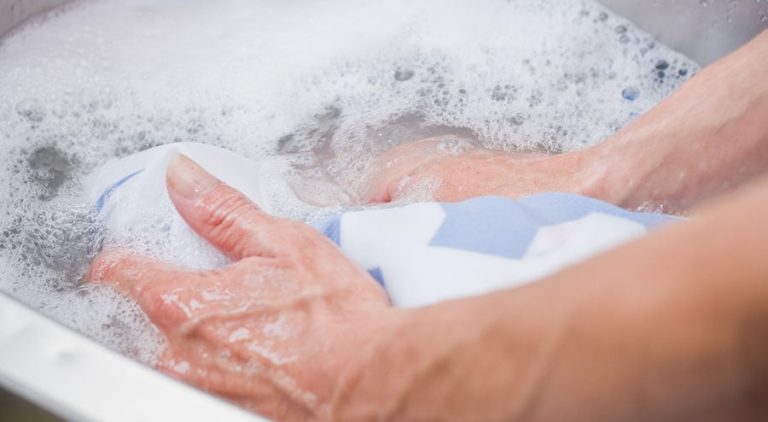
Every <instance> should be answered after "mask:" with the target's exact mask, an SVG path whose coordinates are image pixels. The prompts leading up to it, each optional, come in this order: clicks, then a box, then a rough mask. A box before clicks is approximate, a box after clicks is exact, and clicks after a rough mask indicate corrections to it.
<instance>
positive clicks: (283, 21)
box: [0, 0, 698, 360]
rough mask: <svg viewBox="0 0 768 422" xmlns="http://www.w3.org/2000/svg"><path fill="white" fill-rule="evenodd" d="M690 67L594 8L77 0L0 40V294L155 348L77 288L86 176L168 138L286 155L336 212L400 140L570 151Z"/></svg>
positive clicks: (129, 316)
mask: <svg viewBox="0 0 768 422" xmlns="http://www.w3.org/2000/svg"><path fill="white" fill-rule="evenodd" d="M697 70H698V68H697V66H696V64H695V63H693V62H691V61H690V60H688V59H686V58H685V57H683V56H681V55H679V54H677V53H675V52H673V51H671V50H670V49H668V48H666V47H664V46H663V45H660V44H658V43H657V42H655V41H654V40H653V39H652V38H650V37H649V36H648V35H646V34H644V33H643V32H641V31H639V30H638V29H637V28H635V27H634V26H633V25H632V24H631V23H630V22H628V21H626V20H624V19H622V18H620V17H617V16H615V15H613V14H611V13H610V12H608V11H607V10H605V9H603V8H602V7H600V6H598V5H597V4H595V3H593V2H591V1H586V0H512V1H502V0H474V1H471V2H467V1H461V0H450V1H447V0H388V1H361V0H329V1H324V2H286V1H279V0H271V1H266V0H264V1H251V0H220V1H216V2H212V1H207V0H165V1H160V0H123V1H118V0H91V1H81V2H76V3H74V5H72V6H70V7H68V8H67V9H66V10H64V11H61V12H58V13H55V14H54V15H52V16H50V17H49V18H47V19H44V20H39V21H37V22H34V23H33V24H30V25H28V26H26V27H25V28H24V29H22V30H20V31H17V32H16V33H14V34H13V35H11V36H9V37H7V38H6V39H4V40H3V41H2V44H1V45H0V157H2V160H3V161H4V163H3V165H2V166H0V198H3V199H2V201H1V203H0V289H2V290H4V291H8V292H10V293H11V294H13V295H15V296H17V297H19V298H20V299H21V300H23V301H24V302H27V303H30V304H31V305H33V306H35V307H37V308H40V309H42V310H43V311H44V312H45V313H47V314H49V315H52V316H54V317H55V318H56V319H58V320H60V321H63V322H65V323H67V324H69V325H71V326H74V327H76V328H78V329H79V330H80V331H82V332H85V333H86V334H88V335H91V336H93V337H95V338H97V339H99V340H100V341H102V342H104V343H106V344H108V345H109V346H111V347H113V348H116V349H118V350H121V351H123V352H126V353H129V354H131V355H133V356H137V357H139V358H141V359H143V360H151V358H152V352H153V350H155V347H154V345H156V344H157V342H156V341H155V340H153V339H154V335H153V330H152V328H151V326H150V325H149V324H148V323H147V322H146V320H145V319H144V317H143V316H142V315H141V313H140V312H137V310H136V309H135V308H134V307H133V306H132V305H131V304H129V303H127V302H126V301H123V300H121V299H119V298H118V297H117V296H116V295H115V294H114V293H112V292H111V291H109V290H106V289H99V288H94V287H86V286H82V285H81V284H80V283H79V279H80V276H81V274H82V272H83V270H84V268H85V266H86V265H87V263H88V260H89V259H90V257H91V256H93V254H94V252H95V251H96V250H97V249H98V247H99V246H100V243H101V239H102V238H101V236H100V231H99V228H98V224H96V223H95V222H94V218H93V216H92V213H91V204H88V203H86V201H84V199H83V198H82V194H81V192H80V189H79V186H78V181H79V180H80V179H81V177H82V176H83V175H84V174H86V173H87V172H88V171H89V170H91V169H93V168H94V167H95V166H97V165H99V164H101V163H103V162H105V161H106V160H108V159H110V158H113V157H117V156H124V155H126V154H129V153H131V152H135V151H139V150H142V149H145V148H148V147H151V146H155V145H159V144H164V143H169V142H174V141H197V142H205V143H209V144H214V145H219V146H224V147H226V148H229V149H232V150H234V151H236V152H238V153H241V154H244V155H246V156H249V157H251V158H256V159H258V158H259V157H265V156H275V155H277V156H281V157H284V158H285V163H286V173H285V175H284V176H285V177H286V178H288V179H290V180H291V181H292V183H294V184H295V185H296V186H297V190H298V191H300V192H301V193H302V194H301V196H302V198H304V199H309V200H312V201H315V202H320V203H326V204H331V205H333V206H339V205H341V206H343V205H344V204H347V203H350V202H354V200H355V195H356V192H357V191H358V189H359V185H358V180H360V179H361V178H360V175H361V172H362V171H363V170H364V169H365V168H367V166H368V164H369V163H370V161H371V160H372V159H373V158H374V157H375V156H376V154H378V153H380V152H381V151H383V150H386V149H388V148H390V147H392V146H393V145H396V144H399V143H402V142H406V141H409V140H414V139H418V138H421V137H426V136H435V135H439V136H442V135H446V136H447V135H452V136H457V137H461V138H464V139H467V140H469V141H471V142H473V143H477V144H481V145H484V146H486V147H490V148H497V149H505V150H513V149H523V150H530V149H537V150H541V149H544V150H548V151H552V152H559V151H569V150H574V149H578V148H582V147H585V146H588V145H591V144H594V143H595V142H598V141H600V140H601V139H604V138H605V137H606V136H608V135H610V134H611V133H613V132H615V131H616V130H617V129H618V128H620V127H622V126H623V125H625V124H626V123H627V122H628V121H630V120H631V119H633V118H634V117H635V116H637V115H638V114H640V113H642V112H643V111H645V110H647V109H648V108H650V107H651V106H653V105H654V104H656V103H657V102H658V101H660V100H661V99H662V98H664V97H665V96H666V95H668V94H669V93H670V92H672V91H673V90H674V89H676V88H677V87H679V86H680V84H681V83H682V82H684V81H685V80H686V79H688V78H689V77H690V76H692V75H693V74H694V73H695V72H696V71H697ZM273 195H275V198H274V199H275V203H277V204H278V205H279V212H280V213H281V214H283V215H287V216H292V217H297V218H305V217H307V216H308V214H310V213H311V212H314V211H313V209H312V208H310V207H307V206H305V205H303V204H302V202H300V201H299V200H298V199H296V198H295V197H293V196H291V195H284V194H281V193H279V192H278V191H275V192H274V193H273ZM140 240H141V241H143V242H151V241H152V239H149V238H148V239H140Z"/></svg>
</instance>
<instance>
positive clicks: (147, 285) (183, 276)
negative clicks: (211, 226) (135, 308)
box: [86, 250, 204, 327]
mask: <svg viewBox="0 0 768 422" xmlns="http://www.w3.org/2000/svg"><path fill="white" fill-rule="evenodd" d="M86 280H87V281H88V282H91V283H100V284H104V285H109V286H112V287H113V288H115V289H116V290H117V291H118V292H120V293H121V294H123V295H125V296H127V297H129V298H131V299H133V300H135V301H136V303H137V304H138V305H139V307H140V308H141V309H142V310H143V311H144V313H145V314H147V316H148V317H149V319H150V320H152V322H154V323H155V324H157V325H158V326H161V327H173V326H178V325H179V324H181V323H182V322H184V321H186V320H188V319H189V318H190V317H191V316H192V315H191V313H190V312H189V307H188V306H186V302H187V301H188V300H187V299H188V297H187V296H189V295H190V294H191V293H192V292H193V291H194V287H195V286H197V285H199V284H200V283H201V282H202V281H203V280H204V273H197V272H190V271H188V270H185V269H183V268H181V267H178V266H175V265H170V264H165V263H161V262H158V261H156V260H154V259H151V258H148V257H144V256H140V255H136V254H133V253H130V252H125V251H115V250H112V251H105V252H102V253H101V254H99V256H97V257H96V259H94V261H93V262H92V263H91V268H90V270H89V272H88V274H87V276H86Z"/></svg>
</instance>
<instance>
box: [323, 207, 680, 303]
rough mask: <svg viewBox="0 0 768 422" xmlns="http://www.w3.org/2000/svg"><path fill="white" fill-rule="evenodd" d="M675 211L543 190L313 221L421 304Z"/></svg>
mask: <svg viewBox="0 0 768 422" xmlns="http://www.w3.org/2000/svg"><path fill="white" fill-rule="evenodd" d="M676 219H677V218H676V217H672V216H668V215H664V214H655V213H640V212H631V211H627V210H624V209H622V208H619V207H616V206H613V205H611V204H608V203H605V202H602V201H599V200H596V199H592V198H588V197H585V196H579V195H574V194H566V193H545V194H537V195H533V196H530V197H527V198H523V199H519V200H512V199H508V198H502V197H490V196H489V197H481V198H475V199H471V200H468V201H465V202H460V203H451V204H437V203H423V204H412V205H407V206H403V207H394V208H385V209H371V210H364V211H355V212H348V213H344V214H342V215H339V216H336V217H333V218H330V219H328V220H325V221H323V222H320V223H318V224H316V227H317V228H318V229H319V230H320V231H321V232H323V233H324V234H325V235H326V236H327V237H328V238H330V239H331V240H333V241H334V242H335V243H336V244H337V245H339V247H340V248H341V250H342V251H343V252H344V253H345V254H347V255H348V256H349V257H350V258H351V259H352V260H354V261H356V262H357V263H358V264H360V265H361V266H363V267H364V268H365V269H367V270H368V271H369V273H370V274H371V276H372V277H373V278H374V279H375V280H376V281H378V282H379V283H381V284H382V285H383V286H385V288H386V289H387V291H388V293H389V294H390V296H391V298H392V300H393V302H394V303H395V304H396V305H401V306H419V305H425V304H429V303H433V302H436V301H439V300H443V299H449V298H454V297H460V296H466V295H468V294H480V293H485V292H488V291H491V290H495V289H499V288H506V287H514V286H516V285H520V284H522V283H524V282H529V281H533V280H535V279H538V278H541V277H544V276H546V275H548V274H550V273H552V272H554V271H557V270H558V269H560V268H562V267H564V266H566V265H569V264H573V263H575V262H578V261H581V260H583V259H586V258H588V257H590V256H592V255H594V254H597V253H599V252H601V251H603V250H606V249H608V248H610V247H613V246H616V245H618V244H620V243H622V242H625V241H627V240H630V239H632V238H635V237H637V236H639V235H642V234H644V233H645V232H646V231H648V230H651V229H653V228H656V227H658V226H660V225H662V224H665V223H668V222H670V221H673V220H676Z"/></svg>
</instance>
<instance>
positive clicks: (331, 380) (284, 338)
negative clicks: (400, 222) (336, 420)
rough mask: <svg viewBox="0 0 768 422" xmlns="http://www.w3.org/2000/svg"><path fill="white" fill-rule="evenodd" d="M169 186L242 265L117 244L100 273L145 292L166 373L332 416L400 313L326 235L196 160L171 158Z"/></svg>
mask: <svg viewBox="0 0 768 422" xmlns="http://www.w3.org/2000/svg"><path fill="white" fill-rule="evenodd" d="M168 190H169V194H170V197H171V199H172V201H173V203H174V204H175V205H176V207H177V209H178V210H179V212H180V213H181V215H182V216H183V217H184V218H185V219H186V221H187V222H188V223H189V224H190V226H192V227H193V228H194V229H195V230H196V231H197V232H198V233H199V234H200V235H202V236H203V237H204V238H206V239H207V240H208V241H210V242H211V243H212V244H213V245H215V246H216V247H217V248H219V249H220V250H221V251H222V252H224V253H225V254H227V255H228V256H229V257H230V258H231V259H232V260H233V261H234V263H233V264H231V265H229V266H227V267H225V268H221V269H218V270H213V271H190V270H187V269H184V268H179V267H176V266H171V265H167V264H162V263H159V262H156V261H153V260H151V259H149V258H144V257H138V256H135V255H131V254H127V253H123V252H115V251H112V252H105V253H103V254H102V255H101V256H99V257H98V258H97V259H96V261H95V262H94V264H93V266H92V268H91V272H90V275H89V278H90V280H91V281H93V282H99V283H104V284H109V285H113V286H114V287H115V288H116V289H118V290H119V291H120V292H122V293H124V294H126V295H128V296H130V297H132V298H133V299H135V300H136V301H137V302H138V304H139V305H140V306H141V308H142V310H143V311H144V312H145V313H146V314H147V315H148V316H149V318H150V319H151V320H152V322H153V323H154V324H155V325H156V326H157V328H158V329H159V330H160V331H161V333H162V334H163V335H164V337H165V340H166V344H165V350H164V353H163V355H162V357H161V358H160V361H159V362H158V364H157V366H158V368H159V369H161V370H162V371H164V372H166V373H168V374H170V375H171V376H174V377H176V378H179V379H182V380H184V381H187V382H190V383H192V384H195V385H198V386H200V387H202V388H204V389H206V390H209V391H211V392H214V393H217V394H220V395H222V396H224V397H227V398H229V399H232V400H233V401H235V402H238V403H240V404H243V405H245V406H246V407H248V408H250V409H252V410H256V411H258V412H259V413H262V414H264V415H267V416H271V417H276V418H279V419H299V420H305V419H308V418H311V417H320V418H326V417H328V416H329V412H330V410H329V409H330V403H331V402H332V401H333V400H334V394H337V393H338V388H337V387H338V385H339V383H340V382H341V380H342V379H343V378H344V376H345V373H346V371H347V370H348V369H349V368H353V367H354V366H355V365H357V364H358V362H360V361H361V360H362V359H364V358H366V357H367V356H366V354H367V353H369V351H368V349H367V348H366V347H368V346H371V347H372V346H373V345H374V344H376V340H375V339H376V338H379V337H380V336H381V335H383V334H384V333H386V332H387V331H386V330H387V327H389V326H390V325H392V324H393V322H394V321H395V320H396V319H397V316H396V315H397V313H398V312H399V311H396V310H394V309H392V308H390V307H389V304H388V299H387V296H386V294H385V292H384V291H383V289H382V288H381V287H380V286H379V285H378V284H377V283H376V282H375V281H374V280H373V279H372V278H371V277H370V276H369V275H368V274H367V273H366V272H364V271H363V270H361V269H360V268H358V267H356V266H355V265H354V264H352V263H351V262H350V261H349V260H348V259H347V258H345V257H344V256H343V255H342V254H341V252H340V251H339V250H338V249H337V248H336V247H335V245H333V244H332V243H331V242H330V241H328V240H327V239H326V238H324V237H323V236H322V235H321V234H320V233H319V232H317V231H315V230H314V229H312V228H310V227H309V226H306V225H303V224H300V223H297V222H293V221H290V220H285V219H281V218H276V217H272V216H269V215H267V214H265V213H263V212H262V211H261V210H259V208H258V207H257V206H256V205H254V204H253V203H251V202H250V201H249V200H248V199H247V198H246V197H245V196H243V195H242V194H240V193H239V192H237V191H235V190H234V189H232V188H230V187H229V186H227V185H225V184H223V183H222V182H220V181H218V180H217V179H216V178H214V177H213V176H211V175H210V174H208V173H207V172H205V171H204V170H203V169H202V168H200V167H199V166H198V165H197V164H195V163H194V162H192V161H191V160H189V159H188V158H186V157H183V156H180V157H179V158H177V159H176V160H175V161H174V162H173V163H172V164H171V165H170V167H169V170H168ZM372 333H377V334H376V335H372Z"/></svg>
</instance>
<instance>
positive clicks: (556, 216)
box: [430, 193, 676, 259]
mask: <svg viewBox="0 0 768 422" xmlns="http://www.w3.org/2000/svg"><path fill="white" fill-rule="evenodd" d="M441 206H442V207H443V209H444V211H445V220H444V221H443V224H442V225H441V226H440V228H439V229H438V230H437V232H436V233H435V235H434V237H433V238H432V240H431V242H430V246H438V247H447V248H453V249H461V250H466V251H472V252H477V253H482V254H486V255H494V256H501V257H504V258H511V259H519V258H522V256H523V255H524V254H525V252H526V251H527V250H528V247H529V245H530V243H531V241H532V240H533V237H534V236H535V235H536V233H538V231H539V229H540V228H541V227H543V226H551V225H556V224H561V223H565V222H568V221H573V220H577V219H579V218H582V217H585V216H586V215H588V214H591V213H603V214H607V215H612V216H616V217H620V218H624V219H626V220H629V221H634V222H637V223H640V224H642V225H643V226H645V227H646V228H648V229H651V228H654V227H656V226H658V225H660V224H663V223H665V222H669V221H673V220H675V219H676V218H675V217H671V216H668V215H664V214H652V213H637V212H632V211H627V210H624V209H622V208H619V207H617V206H614V205H611V204H608V203H606V202H602V201H599V200H596V199H592V198H589V197H585V196H580V195H574V194H567V193H543V194H536V195H532V196H529V197H527V198H523V199H520V200H517V201H514V200H512V199H509V198H503V197H495V196H486V197H480V198H474V199H471V200H468V201H465V202H460V203H454V204H441Z"/></svg>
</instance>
